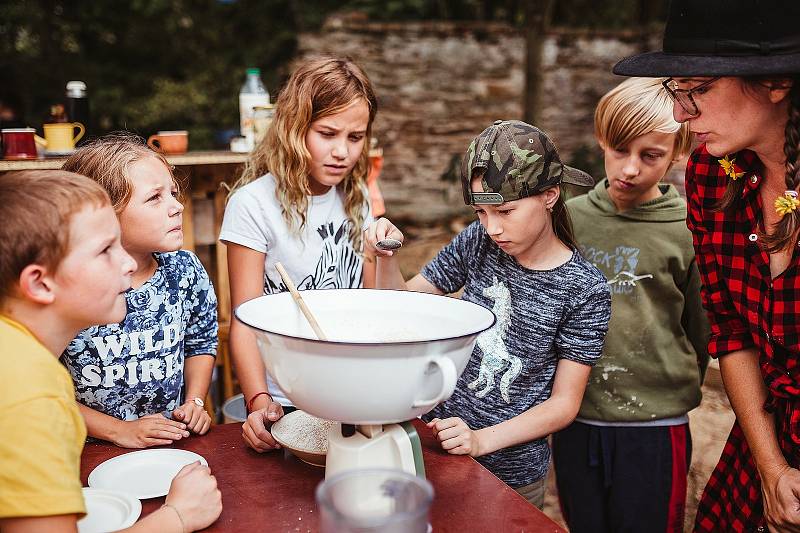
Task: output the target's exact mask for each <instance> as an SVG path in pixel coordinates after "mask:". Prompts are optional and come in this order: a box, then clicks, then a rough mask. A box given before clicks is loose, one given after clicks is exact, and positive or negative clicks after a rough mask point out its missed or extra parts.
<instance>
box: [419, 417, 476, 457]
mask: <svg viewBox="0 0 800 533" xmlns="http://www.w3.org/2000/svg"><path fill="white" fill-rule="evenodd" d="M427 426H428V427H429V428H431V430H432V431H433V436H434V437H436V438H437V439H439V442H441V443H442V448H443V449H445V450H447V453H452V454H453V455H469V456H472V457H480V456H481V455H483V453H482V452H481V442H480V436H479V434H478V432H477V431H473V430H472V429H470V428H469V426H468V425H467V424H466V422H464V421H463V420H461V419H460V418H458V417H452V418H445V419H444V420H441V419H439V418H434V419H433V420H431V421H430V422H428V424H427Z"/></svg>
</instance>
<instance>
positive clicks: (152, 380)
mask: <svg viewBox="0 0 800 533" xmlns="http://www.w3.org/2000/svg"><path fill="white" fill-rule="evenodd" d="M154 256H155V258H156V261H158V268H157V269H156V272H155V274H153V276H152V277H151V278H150V279H149V280H147V281H146V282H145V283H144V285H142V286H141V287H139V288H138V289H135V290H130V291H128V293H127V295H126V300H127V304H128V314H127V315H126V316H125V319H124V320H123V321H122V322H121V323H119V324H106V325H102V326H92V327H90V328H87V329H85V330H83V331H81V332H80V333H79V334H78V336H77V337H76V338H75V339H74V340H73V341H72V342H71V343H70V344H69V346H67V349H66V350H65V351H64V353H63V354H62V355H61V360H62V361H63V362H64V364H65V365H66V367H67V369H68V370H69V372H70V374H71V375H72V381H73V382H74V384H75V396H76V399H77V400H78V402H80V403H82V404H83V405H85V406H87V407H90V408H91V409H94V410H96V411H100V412H102V413H105V414H107V415H111V416H113V417H116V418H119V419H121V420H135V419H137V418H139V417H142V416H146V415H151V414H154V413H162V412H165V411H172V410H173V409H175V408H177V407H178V406H180V405H181V404H182V403H183V401H182V396H183V392H182V389H183V362H184V359H185V358H188V357H192V356H195V355H212V356H215V355H216V353H217V297H216V295H215V294H214V287H213V286H212V285H211V280H210V279H209V278H208V274H207V273H206V271H205V269H204V268H203V265H202V264H200V260H199V259H198V258H197V256H196V255H194V254H193V253H192V252H189V251H186V250H179V251H177V252H171V253H163V254H154Z"/></svg>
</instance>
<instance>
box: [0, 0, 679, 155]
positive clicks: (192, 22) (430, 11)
mask: <svg viewBox="0 0 800 533" xmlns="http://www.w3.org/2000/svg"><path fill="white" fill-rule="evenodd" d="M527 2H534V4H533V5H534V6H535V5H536V2H535V1H534V0H527ZM665 4H666V2H665V0H608V1H606V2H596V1H594V0H560V1H559V2H556V3H555V7H554V10H553V24H555V25H559V24H566V25H572V26H588V27H620V26H635V25H636V24H637V23H639V22H641V20H643V19H648V17H651V18H652V17H663V14H664V6H665ZM525 7H526V2H525V1H523V0H495V1H490V0H382V1H378V0H345V1H344V2H342V1H334V0H310V1H305V2H299V1H298V0H191V1H190V0H117V1H112V0H70V1H67V0H0V80H2V83H0V103H4V104H6V105H11V106H12V107H15V108H17V110H18V111H19V115H20V119H21V121H22V122H23V123H25V124H27V125H30V126H36V127H41V124H42V123H43V122H44V121H45V120H46V117H47V110H48V109H49V107H50V105H51V104H53V103H57V102H59V101H62V100H63V98H64V86H65V84H66V82H67V81H69V80H75V79H77V80H83V81H85V82H86V84H87V86H88V94H89V99H90V104H91V110H92V124H89V126H90V131H91V133H92V134H95V135H97V134H102V133H105V132H107V131H111V130H117V129H126V130H130V131H135V132H138V133H140V134H141V135H148V134H151V133H154V132H155V131H157V130H160V129H187V130H189V132H190V139H191V146H192V148H193V149H198V148H208V147H210V146H211V144H212V138H213V132H214V131H215V130H223V129H238V117H239V111H238V93H239V89H240V87H241V84H242V83H243V81H244V70H245V68H247V67H251V66H253V67H260V68H261V72H262V79H263V80H264V82H265V84H266V85H267V88H268V89H269V91H270V93H271V94H272V95H274V94H275V93H277V91H278V89H279V88H280V86H281V83H282V81H283V80H284V78H285V76H286V75H287V72H286V69H287V65H288V62H289V60H290V59H291V58H292V57H293V55H294V53H295V51H296V47H297V34H298V33H299V32H301V31H309V30H311V31H313V30H314V29H316V28H318V27H319V26H320V25H321V24H322V22H323V21H324V20H325V18H326V17H327V16H328V15H329V14H330V13H332V12H333V11H336V10H347V11H352V10H360V11H363V12H365V13H366V14H367V15H368V16H369V17H370V18H373V19H375V20H418V19H448V20H486V21H490V20H494V21H506V22H509V23H512V24H516V25H518V26H523V25H524V18H525V17H524V12H525V11H524V10H525Z"/></svg>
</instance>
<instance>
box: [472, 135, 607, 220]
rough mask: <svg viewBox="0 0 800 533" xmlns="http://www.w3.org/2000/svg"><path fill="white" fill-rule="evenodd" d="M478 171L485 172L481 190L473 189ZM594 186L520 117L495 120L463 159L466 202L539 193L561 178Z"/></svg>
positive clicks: (492, 201) (506, 199)
mask: <svg viewBox="0 0 800 533" xmlns="http://www.w3.org/2000/svg"><path fill="white" fill-rule="evenodd" d="M476 171H481V172H482V173H483V179H482V182H483V190H484V192H482V193H474V192H472V187H471V181H472V177H473V176H474V175H475V172H476ZM562 181H563V182H566V183H572V184H574V185H581V186H583V187H591V186H593V185H594V179H592V177H591V176H590V175H589V174H587V173H586V172H583V171H582V170H578V169H576V168H571V167H568V166H566V165H565V164H564V163H562V162H561V158H559V157H558V152H557V151H556V147H555V146H554V145H553V142H552V141H551V140H550V138H549V137H548V136H547V135H546V134H545V133H544V132H543V131H542V130H540V129H539V128H537V127H535V126H531V125H530V124H526V123H525V122H522V121H519V120H496V121H495V122H494V124H492V125H491V126H489V127H488V128H486V129H485V130H483V131H482V132H481V134H480V135H478V136H477V137H475V139H473V141H472V142H471V143H470V145H469V148H467V154H466V156H465V157H464V160H463V161H462V163H461V187H462V189H463V191H464V202H466V203H467V205H473V204H494V205H499V204H502V203H504V202H511V201H513V200H519V199H520V198H527V197H528V196H533V195H534V194H538V193H540V192H542V191H544V190H546V189H549V188H550V187H554V186H556V185H558V184H559V183H561V182H562Z"/></svg>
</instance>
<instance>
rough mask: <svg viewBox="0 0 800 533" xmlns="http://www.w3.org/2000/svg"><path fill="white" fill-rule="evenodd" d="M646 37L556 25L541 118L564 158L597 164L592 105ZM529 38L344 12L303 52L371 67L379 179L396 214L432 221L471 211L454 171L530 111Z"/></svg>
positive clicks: (487, 28) (548, 48)
mask: <svg viewBox="0 0 800 533" xmlns="http://www.w3.org/2000/svg"><path fill="white" fill-rule="evenodd" d="M639 39H640V38H639V37H637V36H636V35H634V34H631V33H597V32H594V33H588V32H585V31H582V32H579V31H566V30H554V31H552V32H551V33H549V34H548V36H547V39H546V41H545V44H544V47H543V57H542V65H543V69H544V84H543V90H542V100H541V101H542V109H541V112H540V116H541V120H540V121H539V124H538V125H539V126H540V127H541V128H542V129H544V130H545V131H547V132H548V134H549V135H551V137H552V138H553V139H554V140H555V142H556V145H557V146H558V147H559V150H560V153H561V156H562V157H563V158H564V160H565V161H566V162H568V163H573V164H576V165H581V164H582V165H583V166H587V165H589V164H590V163H593V164H594V165H595V166H596V165H597V163H598V161H599V158H600V152H599V148H596V144H595V142H594V138H593V134H592V116H593V113H594V106H595V105H596V103H597V101H598V99H599V98H600V96H602V94H603V93H605V92H606V91H608V90H609V89H610V88H612V87H613V86H614V85H615V84H616V83H618V82H619V81H620V78H618V77H617V76H614V75H613V74H611V67H612V65H613V64H614V63H615V62H616V61H617V60H618V59H620V58H622V57H624V56H626V55H631V54H634V53H637V52H638V51H639V50H641V48H642V43H641V41H640V40H639ZM524 46H525V42H524V36H523V34H522V32H521V31H520V30H518V29H515V28H513V27H511V26H507V25H504V24H497V23H464V22H460V23H459V22H403V23H384V22H370V21H368V20H363V19H359V18H358V17H354V16H346V15H345V16H337V17H333V18H331V19H329V20H328V21H327V22H326V24H325V25H324V27H323V28H322V30H321V31H320V32H318V33H314V34H303V35H301V37H300V50H299V54H298V61H299V60H302V58H304V57H307V56H310V55H315V54H320V53H335V54H343V55H349V56H351V57H352V58H354V59H355V60H356V61H357V62H358V63H359V64H360V65H361V66H362V67H364V69H365V70H366V72H367V74H368V75H369V76H370V79H371V80H372V82H373V84H374V86H375V90H376V92H377V95H378V99H379V105H380V109H379V112H378V118H377V120H376V124H375V136H376V137H377V138H378V140H379V144H380V146H382V147H383V149H384V157H385V165H384V170H383V173H382V175H381V179H380V186H381V189H382V190H383V193H384V196H385V198H386V204H387V211H388V215H390V216H392V217H393V218H396V219H410V220H413V221H415V222H432V221H437V220H442V219H446V218H449V217H452V216H454V215H458V214H463V213H464V212H465V209H466V208H465V206H464V205H463V202H462V201H461V192H460V186H459V184H458V182H457V181H454V180H457V176H458V167H457V166H456V165H457V164H458V163H457V161H458V158H459V157H460V156H461V154H462V153H463V152H464V150H465V149H466V147H467V145H468V143H469V141H470V140H471V139H472V138H473V137H474V136H475V135H477V134H478V133H479V132H480V131H481V130H483V129H484V128H485V127H486V126H488V125H490V124H491V123H492V121H494V120H496V119H498V118H503V119H518V118H522V111H523V110H522V101H523V88H524V60H525V50H524ZM650 46H652V47H657V46H658V42H655V43H650ZM454 171H455V172H454ZM597 177H598V178H599V177H602V176H597Z"/></svg>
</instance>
